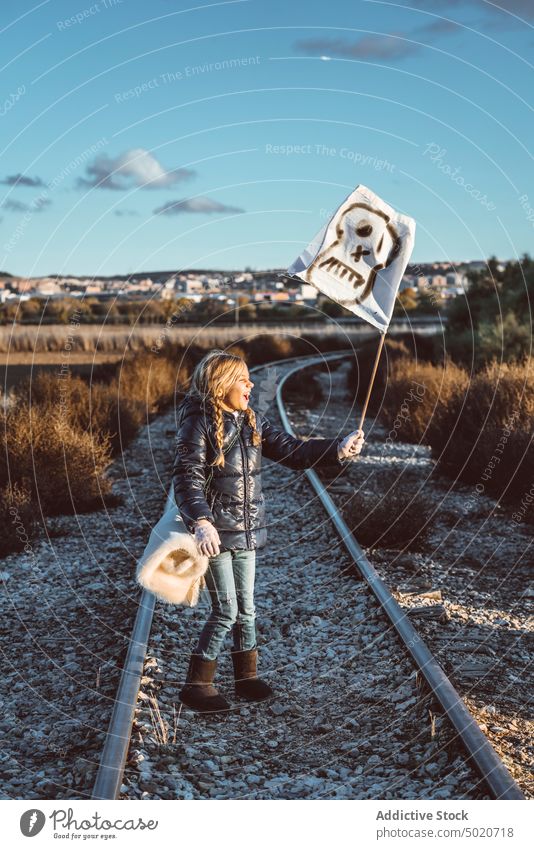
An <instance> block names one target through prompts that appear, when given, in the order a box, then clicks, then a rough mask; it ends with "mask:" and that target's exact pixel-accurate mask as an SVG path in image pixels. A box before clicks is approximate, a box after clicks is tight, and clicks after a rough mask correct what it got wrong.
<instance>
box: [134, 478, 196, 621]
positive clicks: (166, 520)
mask: <svg viewBox="0 0 534 849" xmlns="http://www.w3.org/2000/svg"><path fill="white" fill-rule="evenodd" d="M208 564H209V557H206V556H204V555H202V554H200V552H199V550H198V548H197V544H196V542H195V537H194V536H193V534H190V533H189V531H188V530H187V528H186V526H185V524H184V522H183V519H182V517H181V516H180V513H179V512H178V508H177V507H176V504H175V502H174V497H173V496H172V493H171V495H169V498H168V499H167V505H166V507H165V512H164V513H163V516H162V517H161V519H160V520H159V522H158V523H157V525H156V526H155V527H154V528H153V529H152V532H151V534H150V537H149V540H148V543H147V546H146V548H145V550H144V552H143V555H142V557H141V559H140V560H139V561H138V563H137V569H136V578H137V583H138V584H139V585H140V586H142V587H143V588H144V589H146V590H149V591H150V592H151V593H154V595H155V596H156V597H157V598H159V599H160V601H165V602H168V603H169V604H180V605H183V606H184V607H195V605H196V604H197V603H198V599H199V595H200V590H201V589H202V588H203V587H204V586H205V580H204V573H205V572H206V570H207V568H208Z"/></svg>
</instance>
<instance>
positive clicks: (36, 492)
mask: <svg viewBox="0 0 534 849" xmlns="http://www.w3.org/2000/svg"><path fill="white" fill-rule="evenodd" d="M0 426H1V428H2V441H3V446H2V452H1V454H0V487H2V488H5V487H7V486H15V485H16V484H18V485H19V486H20V485H22V484H23V483H24V485H27V486H29V487H30V488H31V500H32V501H33V502H34V504H35V508H36V510H37V514H38V515H39V514H41V513H43V514H46V515H54V514H57V513H72V512H79V511H84V510H92V509H94V508H95V507H97V506H101V505H102V497H103V496H106V495H107V494H108V493H109V492H110V490H111V482H110V480H109V479H108V478H107V477H106V469H107V467H108V466H109V463H110V461H111V446H110V444H109V440H108V439H106V438H105V437H101V438H96V437H94V436H92V435H91V434H90V433H86V432H84V431H82V430H81V429H79V428H77V427H76V426H75V425H73V424H71V423H70V422H69V421H68V420H67V418H66V417H65V415H63V414H62V412H61V410H60V409H57V408H49V407H42V406H32V407H31V408H28V407H27V406H26V405H24V404H23V405H19V406H17V407H15V408H13V409H10V410H8V411H7V412H6V413H4V414H3V415H2V416H1V418H0Z"/></svg>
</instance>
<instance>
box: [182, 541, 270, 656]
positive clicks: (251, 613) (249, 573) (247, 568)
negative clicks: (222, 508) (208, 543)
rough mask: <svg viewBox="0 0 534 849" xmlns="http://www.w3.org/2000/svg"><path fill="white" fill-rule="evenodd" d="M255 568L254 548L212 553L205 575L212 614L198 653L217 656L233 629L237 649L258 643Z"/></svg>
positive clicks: (205, 626) (200, 639) (197, 646)
mask: <svg viewBox="0 0 534 849" xmlns="http://www.w3.org/2000/svg"><path fill="white" fill-rule="evenodd" d="M255 572H256V551H255V550H254V549H253V550H251V551H246V550H244V549H240V550H238V551H221V552H220V554H217V555H216V556H215V557H210V560H209V565H208V569H207V571H206V573H205V575H204V578H205V580H206V587H207V589H208V591H209V594H210V598H211V614H210V617H209V619H208V621H207V622H206V624H205V625H204V628H203V629H202V632H201V634H200V637H199V638H198V642H197V644H196V646H195V648H194V649H193V653H194V654H201V655H202V657H203V659H204V660H215V659H216V657H217V655H218V654H219V651H220V649H221V647H222V644H223V642H224V640H225V637H226V635H227V634H228V633H229V632H230V631H231V632H232V642H233V649H234V650H235V651H243V650H248V649H253V648H255V647H256V627H255V618H256V609H255V607H254V576H255Z"/></svg>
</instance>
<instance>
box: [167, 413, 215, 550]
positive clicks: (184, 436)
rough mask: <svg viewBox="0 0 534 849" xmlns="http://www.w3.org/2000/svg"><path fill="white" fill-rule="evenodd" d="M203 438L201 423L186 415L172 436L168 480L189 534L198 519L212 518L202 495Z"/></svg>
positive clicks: (203, 485)
mask: <svg viewBox="0 0 534 849" xmlns="http://www.w3.org/2000/svg"><path fill="white" fill-rule="evenodd" d="M206 455H207V437H206V431H205V428H204V427H203V424H202V422H201V421H200V420H199V419H198V418H195V417H194V416H189V417H188V418H186V419H185V420H184V421H183V422H182V424H181V425H180V426H179V428H178V432H177V435H176V453H175V457H174V465H173V473H172V480H173V485H174V499H175V501H176V506H177V507H178V509H179V511H180V514H181V516H182V519H183V520H184V523H185V525H186V527H187V528H188V530H189V531H190V533H193V532H194V528H193V525H194V523H195V522H196V521H197V520H198V519H209V520H210V522H213V521H214V518H213V514H212V512H211V510H210V508H209V506H208V503H207V501H206V497H205V495H204V487H205V485H206Z"/></svg>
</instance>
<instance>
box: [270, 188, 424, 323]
mask: <svg viewBox="0 0 534 849" xmlns="http://www.w3.org/2000/svg"><path fill="white" fill-rule="evenodd" d="M414 239H415V221H414V219H413V218H410V217H409V216H408V215H401V214H400V213H399V212H396V211H395V210H394V209H393V207H391V206H389V204H387V203H386V202H385V201H383V200H382V198H380V197H378V195H376V194H375V193H374V192H373V191H371V189H368V188H367V186H362V185H358V186H356V188H355V189H354V191H353V192H352V193H351V194H350V195H349V196H348V197H347V198H346V199H345V200H344V201H343V203H342V204H341V206H340V207H339V209H337V210H336V212H335V213H334V215H333V216H332V218H331V219H330V221H329V222H328V224H326V225H325V226H324V227H323V228H322V229H321V230H320V231H319V233H317V235H316V236H315V238H314V239H312V241H311V242H310V244H309V245H308V247H307V248H305V250H304V251H303V252H302V253H301V254H300V256H299V257H298V258H297V259H296V260H295V262H294V263H293V264H292V265H291V266H290V267H289V268H288V270H287V273H288V274H290V275H292V276H293V277H299V278H300V279H301V280H303V281H304V282H305V283H311V285H312V286H315V288H316V289H318V290H319V292H322V293H323V294H324V295H326V296H327V297H329V298H331V299H332V300H333V301H336V302H337V303H338V304H341V305H342V306H343V307H345V308H346V309H348V310H350V311H351V312H353V313H355V315H358V316H360V318H363V319H365V321H368V322H369V323H370V324H372V325H374V327H377V328H378V329H379V330H381V331H382V332H383V333H385V332H386V330H387V328H388V326H389V322H390V321H391V315H392V313H393V307H394V304H395V298H396V296H397V292H398V289H399V286H400V282H401V280H402V276H403V274H404V272H405V270H406V266H407V265H408V262H409V260H410V256H411V253H412V250H413V245H414Z"/></svg>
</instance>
